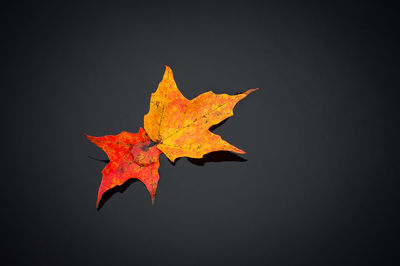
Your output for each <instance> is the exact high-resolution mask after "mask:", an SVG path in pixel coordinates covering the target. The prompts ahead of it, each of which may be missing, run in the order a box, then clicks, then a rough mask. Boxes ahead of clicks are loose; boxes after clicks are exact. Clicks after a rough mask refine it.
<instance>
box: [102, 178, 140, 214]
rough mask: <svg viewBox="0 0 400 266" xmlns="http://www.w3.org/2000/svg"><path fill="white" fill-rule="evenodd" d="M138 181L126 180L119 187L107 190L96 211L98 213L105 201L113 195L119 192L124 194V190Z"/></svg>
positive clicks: (134, 179) (133, 179)
mask: <svg viewBox="0 0 400 266" xmlns="http://www.w3.org/2000/svg"><path fill="white" fill-rule="evenodd" d="M137 181H139V179H137V178H131V179H128V180H126V181H125V182H124V183H123V184H122V185H120V186H115V187H113V188H112V189H109V190H107V191H106V192H105V193H104V194H103V197H101V200H100V202H99V206H98V208H97V210H98V211H99V210H100V209H101V208H102V207H103V205H104V203H106V201H108V200H109V199H110V198H111V197H112V196H113V195H114V194H115V193H117V192H119V193H124V192H125V190H126V189H127V188H128V187H129V186H130V185H131V184H132V183H135V182H137Z"/></svg>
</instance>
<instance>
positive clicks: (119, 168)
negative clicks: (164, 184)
mask: <svg viewBox="0 0 400 266" xmlns="http://www.w3.org/2000/svg"><path fill="white" fill-rule="evenodd" d="M85 136H86V137H87V138H88V139H89V140H91V141H92V142H93V143H94V144H96V145H97V146H99V147H100V148H102V149H103V150H104V151H105V152H106V153H107V155H108V158H109V159H110V162H109V163H108V164H107V166H106V167H105V168H104V169H103V171H102V174H103V179H102V181H101V184H100V188H99V192H98V196H97V208H98V207H99V203H100V200H101V197H102V196H103V194H104V192H106V191H107V190H109V189H111V188H113V187H115V186H120V185H122V184H123V183H124V182H125V181H127V180H128V179H130V178H137V179H139V180H140V181H142V182H143V184H145V186H146V188H147V190H148V191H149V193H150V196H151V199H152V202H153V203H154V197H155V195H156V190H157V183H158V179H159V175H158V167H159V166H160V162H159V155H160V154H161V153H162V152H161V151H160V150H159V149H158V148H157V146H151V147H150V143H151V140H150V138H149V137H148V136H147V134H146V131H144V129H143V128H140V129H139V132H138V133H129V132H125V131H122V132H121V133H120V134H118V135H108V136H104V137H92V136H88V135H86V134H85Z"/></svg>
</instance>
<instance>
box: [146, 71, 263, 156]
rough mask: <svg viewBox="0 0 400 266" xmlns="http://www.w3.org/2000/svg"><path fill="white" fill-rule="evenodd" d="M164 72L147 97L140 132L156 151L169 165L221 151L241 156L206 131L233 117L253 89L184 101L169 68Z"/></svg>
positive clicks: (233, 148)
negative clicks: (155, 88)
mask: <svg viewBox="0 0 400 266" xmlns="http://www.w3.org/2000/svg"><path fill="white" fill-rule="evenodd" d="M165 68H166V69H165V73H164V77H163V79H162V81H161V82H160V84H159V85H158V88H157V90H156V92H155V93H153V94H152V95H151V100H150V110H149V112H148V113H147V114H146V115H145V116H144V128H145V130H146V132H147V134H148V135H149V137H150V138H151V139H152V140H153V141H154V142H156V143H157V147H158V149H160V150H161V151H162V152H163V153H164V154H165V155H166V156H167V157H168V159H170V160H171V161H172V162H174V161H175V159H176V158H179V157H192V158H202V157H203V155H204V154H207V153H210V152H213V151H221V150H224V151H232V152H236V153H242V154H243V153H245V152H244V151H243V150H241V149H239V148H236V147H235V146H233V145H231V144H229V143H228V142H226V141H224V140H223V139H222V138H221V137H220V136H219V135H216V134H213V133H211V132H210V131H209V128H210V127H211V126H213V125H215V124H218V123H220V122H222V121H223V120H224V119H226V118H228V117H230V116H233V108H234V107H235V105H236V103H238V102H239V101H240V100H242V99H243V98H245V97H246V96H247V95H248V94H250V93H251V92H253V91H255V90H257V89H251V90H248V91H246V92H244V93H241V94H237V95H228V94H215V93H213V92H212V91H208V92H205V93H203V94H201V95H199V96H197V97H196V98H194V99H193V100H188V99H186V98H185V97H184V96H183V95H182V93H181V92H180V91H179V89H178V87H177V86H176V83H175V80H174V77H173V74H172V70H171V68H170V67H168V66H165Z"/></svg>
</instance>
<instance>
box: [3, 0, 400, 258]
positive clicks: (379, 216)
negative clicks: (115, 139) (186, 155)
mask: <svg viewBox="0 0 400 266" xmlns="http://www.w3.org/2000/svg"><path fill="white" fill-rule="evenodd" d="M319 2H323V1H313V2H307V3H306V2H302V3H299V2H297V1H293V2H286V1H279V2H278V3H277V2H264V1H263V2H261V1H260V2H249V1H244V2H231V1H225V2H219V3H213V2H204V1H196V2H193V3H190V2H186V3H176V2H174V1H162V2H158V3H157V2H150V1H146V3H135V2H133V1H126V2H119V3H113V4H111V3H98V2H91V3H90V2H85V3H84V4H83V3H80V4H78V3H72V2H71V1H52V2H51V3H37V2H36V1H35V2H34V3H30V4H27V3H22V2H15V3H14V4H12V5H4V6H3V7H2V13H3V14H2V16H1V19H2V25H3V26H2V27H3V31H2V35H3V36H2V37H3V45H4V47H5V48H3V50H2V52H3V57H2V60H1V64H2V71H1V87H2V109H3V116H5V118H4V119H3V122H2V123H3V126H4V127H3V130H2V131H3V132H2V134H3V135H4V136H3V141H2V156H3V157H4V159H3V162H4V163H3V170H2V175H1V178H2V186H1V187H2V193H1V205H2V208H1V209H2V211H1V213H2V222H3V223H4V225H3V226H2V228H3V229H5V230H4V231H5V232H4V233H3V234H2V236H1V239H2V243H3V244H5V246H6V248H5V249H3V250H2V253H3V254H2V259H1V260H2V262H4V261H5V262H6V263H7V264H11V265H13V264H16V265H20V264H27V265H32V264H36V263H38V264H40V265H164V264H165V265H366V264H370V265H390V264H391V263H393V264H396V261H394V260H393V259H398V258H399V256H398V251H399V249H398V236H397V235H396V234H395V231H394V229H395V227H397V225H398V224H397V221H396V220H397V219H398V216H399V212H398V205H397V203H395V196H396V194H397V193H398V188H399V172H400V171H399V170H400V169H399V159H400V157H399V153H398V148H399V141H398V136H399V108H398V102H399V99H398V96H399V93H398V89H399V86H398V85H399V83H398V78H399V53H398V51H399V49H398V47H399V42H398V41H399V20H398V13H399V10H398V9H395V8H394V7H393V5H390V4H388V3H385V4H383V3H382V4H380V5H379V6H378V5H377V4H376V3H375V4H370V3H366V2H360V3H357V4H356V3H353V4H349V3H347V2H335V3H330V4H327V3H323V4H322V3H319ZM165 64H168V65H170V66H171V67H172V69H173V71H174V74H175V79H176V82H177V84H178V87H179V88H180V90H181V91H182V93H183V94H184V95H185V96H186V97H187V98H194V97H195V96H197V95H198V94H200V93H203V92H205V91H208V90H210V89H212V90H213V91H214V92H216V93H230V94H233V93H236V92H240V91H243V90H245V89H249V88H255V87H259V88H261V89H260V90H259V91H257V92H255V93H253V94H252V95H250V96H248V97H247V98H246V99H244V100H243V101H241V102H240V103H239V104H238V105H237V106H236V108H235V115H234V117H233V118H231V119H229V120H228V121H227V122H226V123H225V124H223V125H222V126H220V127H219V128H217V129H216V130H215V131H214V132H215V133H217V134H220V135H221V136H222V137H223V138H224V139H226V140H227V141H229V142H230V143H232V144H233V145H235V146H237V147H239V148H242V149H244V150H245V151H247V154H246V155H244V156H242V157H243V158H245V159H247V161H231V160H227V161H223V162H213V161H212V160H211V161H210V162H206V163H205V164H204V166H199V165H196V164H193V163H191V162H190V161H188V160H187V159H180V160H179V161H178V162H177V163H176V165H175V166H174V165H172V164H171V163H170V162H169V161H168V160H167V159H166V157H165V156H163V155H162V156H161V166H160V170H159V172H160V182H159V187H158V194H157V197H156V204H155V205H154V206H152V205H151V201H150V198H149V195H148V192H147V191H146V189H145V187H144V185H142V184H141V183H140V182H135V183H133V184H131V185H130V186H129V187H128V188H127V189H126V190H125V192H124V193H122V194H121V193H115V194H114V195H113V196H112V197H111V198H110V199H109V200H108V201H106V202H105V204H104V205H103V207H102V208H101V209H100V210H99V211H97V210H96V206H95V205H96V196H97V190H98V187H99V184H100V180H101V170H102V168H103V167H104V166H105V164H104V163H103V162H98V161H95V160H91V159H89V158H88V156H93V157H95V158H98V159H106V158H107V157H106V155H105V154H104V153H103V152H102V150H100V149H98V148H97V147H96V146H95V145H93V144H92V143H90V142H89V141H88V140H86V139H85V138H84V137H83V133H87V134H90V135H95V136H102V135H106V134H118V133H119V132H120V131H122V130H126V131H130V132H137V131H138V128H139V127H140V126H142V125H143V116H144V115H145V114H146V113H147V112H148V108H149V101H150V95H151V93H152V92H154V91H155V89H156V88H157V85H158V83H159V81H160V80H161V78H162V75H163V72H164V65H165ZM228 159H229V158H228ZM230 159H232V158H230ZM197 164H199V163H197ZM397 263H398V261H397Z"/></svg>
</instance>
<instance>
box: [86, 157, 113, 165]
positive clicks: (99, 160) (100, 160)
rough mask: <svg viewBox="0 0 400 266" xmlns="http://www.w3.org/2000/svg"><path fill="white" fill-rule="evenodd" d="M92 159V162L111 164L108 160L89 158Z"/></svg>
mask: <svg viewBox="0 0 400 266" xmlns="http://www.w3.org/2000/svg"><path fill="white" fill-rule="evenodd" d="M88 157H89V158H90V159H92V160H95V161H98V162H103V163H106V164H107V163H109V162H110V160H108V159H104V160H102V159H97V158H94V157H92V156H90V155H89V156H88Z"/></svg>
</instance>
